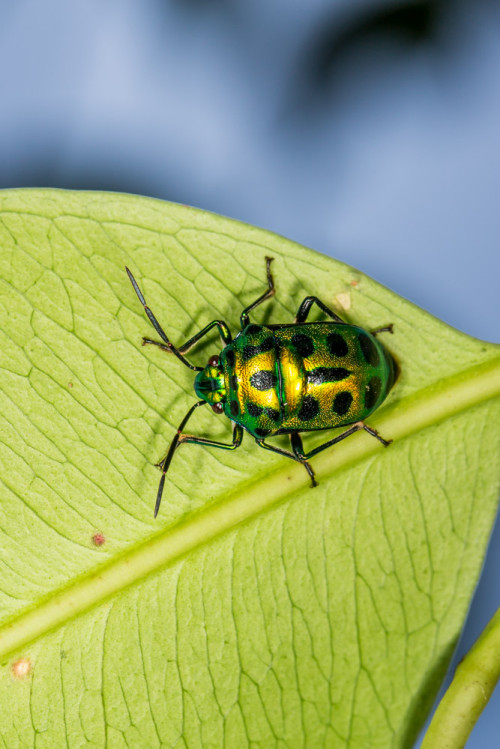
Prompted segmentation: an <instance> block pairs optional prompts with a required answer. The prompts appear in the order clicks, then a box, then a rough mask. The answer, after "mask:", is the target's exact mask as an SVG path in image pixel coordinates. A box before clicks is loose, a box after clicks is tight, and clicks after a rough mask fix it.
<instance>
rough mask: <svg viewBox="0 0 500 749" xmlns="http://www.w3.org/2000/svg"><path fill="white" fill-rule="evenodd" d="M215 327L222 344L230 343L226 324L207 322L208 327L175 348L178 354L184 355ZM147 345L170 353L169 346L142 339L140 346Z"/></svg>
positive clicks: (214, 321)
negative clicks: (149, 344)
mask: <svg viewBox="0 0 500 749" xmlns="http://www.w3.org/2000/svg"><path fill="white" fill-rule="evenodd" d="M215 327H217V330H218V331H219V335H220V337H221V339H222V342H223V344H224V345H225V346H227V345H228V343H231V341H232V338H231V333H230V332H229V328H228V327H227V325H226V323H225V322H224V321H223V320H212V322H209V323H208V325H205V327H204V328H203V329H202V330H199V331H198V333H195V335H194V336H193V337H192V338H190V339H189V340H188V341H186V343H183V344H182V346H177V351H178V352H179V354H181V355H184V354H187V352H188V351H189V350H190V349H191V348H192V347H193V346H194V345H195V343H197V342H198V341H199V340H200V338H203V336H204V335H207V333H209V332H210V331H211V330H212V328H215ZM148 343H152V344H153V345H154V346H159V347H160V348H161V349H162V350H163V351H169V352H170V351H171V348H170V346H166V345H165V344H164V343H160V341H153V340H151V338H143V339H142V345H143V346H146V345H147V344H148ZM199 369H200V370H201V369H203V367H199Z"/></svg>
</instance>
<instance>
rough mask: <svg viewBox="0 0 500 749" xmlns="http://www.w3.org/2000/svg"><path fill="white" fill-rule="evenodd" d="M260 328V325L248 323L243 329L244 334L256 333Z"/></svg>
mask: <svg viewBox="0 0 500 749" xmlns="http://www.w3.org/2000/svg"><path fill="white" fill-rule="evenodd" d="M261 330H262V328H261V327H260V325H249V326H248V327H247V329H246V330H245V335H256V334H257V333H260V331H261Z"/></svg>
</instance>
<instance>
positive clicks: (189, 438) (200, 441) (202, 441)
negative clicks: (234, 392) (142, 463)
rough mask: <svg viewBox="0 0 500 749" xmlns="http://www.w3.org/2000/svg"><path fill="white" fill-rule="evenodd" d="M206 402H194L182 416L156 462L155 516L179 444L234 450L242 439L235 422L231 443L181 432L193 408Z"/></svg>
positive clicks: (239, 428)
mask: <svg viewBox="0 0 500 749" xmlns="http://www.w3.org/2000/svg"><path fill="white" fill-rule="evenodd" d="M205 403H206V401H198V402H197V403H195V404H194V406H191V408H190V409H189V411H188V412H187V414H186V415H185V416H184V418H183V420H182V421H181V423H180V424H179V427H178V429H177V433H176V435H175V437H174V439H173V440H172V442H171V443H170V447H169V448H168V452H167V454H166V455H165V457H164V458H163V460H160V462H159V463H156V466H157V468H161V470H162V477H161V479H160V485H159V487H158V494H157V495H156V504H155V517H156V516H157V515H158V510H159V509H160V503H161V497H162V494H163V487H164V484H165V476H166V474H167V471H168V469H169V467H170V463H171V462H172V458H173V456H174V452H175V451H176V449H177V448H178V447H180V445H182V444H183V443H189V442H191V443H192V444H193V445H205V446H208V447H219V448H221V449H222V450H235V449H236V448H237V447H239V446H240V445H241V440H242V439H243V427H241V426H240V425H239V424H235V425H234V428H233V441H232V442H231V443H229V444H228V443H227V442H216V440H210V439H206V438H205V437H195V436H194V435H193V434H183V433H182V430H183V429H184V427H185V425H186V423H187V421H188V419H189V418H190V416H191V414H192V413H193V411H194V410H195V408H198V406H203V405H204V404H205Z"/></svg>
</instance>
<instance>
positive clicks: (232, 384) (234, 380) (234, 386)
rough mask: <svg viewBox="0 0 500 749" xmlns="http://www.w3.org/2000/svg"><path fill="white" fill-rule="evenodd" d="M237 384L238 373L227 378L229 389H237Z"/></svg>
mask: <svg viewBox="0 0 500 749" xmlns="http://www.w3.org/2000/svg"><path fill="white" fill-rule="evenodd" d="M238 385H239V381H238V375H235V374H233V375H231V377H230V378H229V387H230V388H231V390H238Z"/></svg>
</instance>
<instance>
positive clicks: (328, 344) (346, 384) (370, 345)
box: [127, 258, 397, 517]
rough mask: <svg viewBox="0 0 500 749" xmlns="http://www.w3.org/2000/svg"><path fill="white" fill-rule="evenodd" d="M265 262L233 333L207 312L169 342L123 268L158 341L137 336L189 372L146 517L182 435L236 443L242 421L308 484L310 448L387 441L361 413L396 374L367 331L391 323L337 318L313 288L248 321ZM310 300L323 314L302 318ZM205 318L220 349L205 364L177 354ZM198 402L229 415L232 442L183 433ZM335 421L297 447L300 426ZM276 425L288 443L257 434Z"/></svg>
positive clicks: (375, 403)
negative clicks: (270, 321) (186, 397)
mask: <svg viewBox="0 0 500 749" xmlns="http://www.w3.org/2000/svg"><path fill="white" fill-rule="evenodd" d="M271 261H272V258H266V271H267V281H268V289H267V291H266V292H265V293H264V294H262V296H260V297H259V298H258V299H257V300H256V301H255V302H253V304H251V305H249V306H248V307H246V308H245V309H244V310H243V312H242V313H241V317H240V323H241V332H240V333H238V335H237V336H236V337H235V339H234V340H232V337H231V334H230V332H229V328H228V326H227V325H226V323H225V322H223V321H222V320H214V321H212V322H211V323H209V324H208V325H207V326H206V327H205V328H203V330H201V331H199V332H198V333H197V334H196V335H194V336H193V337H192V338H190V339H189V340H188V341H186V343H184V344H183V345H182V346H180V347H179V348H176V347H175V346H174V345H173V344H172V343H171V342H170V341H169V339H168V338H167V336H166V334H165V332H164V331H163V329H162V328H161V326H160V324H159V323H158V321H157V320H156V317H155V316H154V315H153V313H152V312H151V310H150V309H149V307H148V306H147V304H146V301H145V299H144V296H143V295H142V293H141V291H140V289H139V287H138V285H137V282H136V281H135V279H134V277H133V275H132V273H131V272H130V271H129V270H128V268H127V273H128V275H129V277H130V280H131V282H132V285H133V287H134V289H135V291H136V293H137V296H138V297H139V300H140V301H141V303H142V305H143V306H144V309H145V310H146V313H147V315H148V317H149V319H150V321H151V323H152V324H153V326H154V328H155V329H156V331H157V333H158V334H159V335H160V337H161V338H162V341H163V342H160V341H153V340H151V339H150V338H144V339H143V343H144V344H154V345H156V346H159V347H160V348H162V349H163V350H164V351H167V352H170V353H173V354H175V355H176V356H177V357H178V358H179V359H180V360H181V361H182V362H183V363H184V364H185V365H186V366H188V367H189V368H190V369H193V370H195V371H197V373H198V374H197V375H196V378H195V382H194V389H195V392H196V394H197V396H198V397H199V398H200V400H199V401H198V402H197V403H195V404H194V405H193V406H192V407H191V408H190V409H189V411H188V412H187V414H186V416H185V417H184V419H183V420H182V422H181V424H180V425H179V428H178V430H177V433H176V435H175V437H174V439H173V441H172V443H171V445H170V448H169V450H168V452H167V454H166V456H165V458H163V460H162V461H161V462H160V463H159V464H158V466H159V467H160V468H161V469H162V477H161V480H160V485H159V488H158V494H157V498H156V506H155V517H156V515H157V514H158V510H159V507H160V502H161V497H162V493H163V486H164V483H165V476H166V473H167V470H168V468H169V466H170V462H171V460H172V457H173V454H174V452H175V450H176V449H177V448H178V447H179V445H181V444H182V443H189V442H191V443H194V444H198V445H206V446H211V447H218V448H222V449H225V450H234V449H235V448H237V447H239V445H240V444H241V440H242V438H243V430H246V431H247V432H249V433H250V434H251V435H252V436H253V437H254V438H255V440H256V442H257V444H258V445H259V446H260V447H263V448H265V449H267V450H272V451H273V452H276V453H279V454H280V455H284V456H286V457H288V458H292V459H293V460H296V461H297V462H299V463H302V464H303V465H304V467H305V468H306V470H307V472H308V474H309V476H310V477H311V481H312V485H313V486H316V481H315V477H314V471H313V469H312V467H311V465H310V464H309V462H308V461H309V459H310V458H311V457H313V455H316V454H317V453H319V452H321V451H322V450H325V449H326V448H327V447H330V446H331V445H333V444H335V443H337V442H340V441H341V440H343V439H345V438H346V437H348V436H349V435H350V434H353V433H354V432H357V431H358V430H360V429H364V430H366V431H367V432H368V433H369V434H371V435H372V436H373V437H376V438H377V439H378V440H379V441H380V442H381V443H382V444H383V445H384V446H387V445H388V444H390V442H391V440H385V439H383V438H382V437H381V436H380V435H379V434H378V433H377V432H376V431H375V430H374V429H371V428H370V427H369V426H367V425H366V424H365V423H364V419H366V418H367V417H368V416H369V415H370V414H371V413H373V411H375V409H376V408H378V407H379V406H380V404H381V403H382V402H383V401H384V399H385V398H386V396H387V394H388V393H389V391H390V389H391V388H392V386H393V384H394V382H395V380H396V377H397V367H396V364H395V362H394V360H393V358H392V356H391V355H390V353H389V352H388V351H387V349H386V348H385V347H384V346H383V345H382V344H381V343H380V341H379V340H378V339H377V338H376V335H377V333H380V332H383V331H389V332H392V326H388V327H385V328H379V329H377V330H374V331H372V332H371V333H369V332H368V331H366V330H363V328H360V327H357V326H356V325H349V324H348V323H346V322H344V321H343V320H342V319H341V318H340V317H339V316H338V315H336V314H335V313H334V312H332V310H330V309H329V308H328V307H327V306H326V305H325V304H323V302H321V300H319V299H318V298H317V297H313V296H309V297H306V298H305V299H304V301H303V302H302V304H301V305H300V307H299V310H298V312H297V316H296V318H295V322H294V323H291V324H282V325H256V324H253V323H251V322H250V319H249V313H250V312H251V310H252V309H254V308H255V307H257V305H259V304H261V303H262V302H264V301H265V300H266V299H269V298H270V297H271V296H273V294H274V281H273V277H272V275H271ZM313 304H316V305H317V306H318V307H319V308H320V309H321V310H322V311H323V312H324V313H325V314H326V315H328V316H329V318H330V320H328V321H325V322H307V317H308V315H309V311H310V309H311V307H312V305H313ZM215 327H216V328H217V329H218V332H219V334H220V337H221V339H222V342H223V344H224V347H223V349H222V351H221V352H220V354H218V355H215V356H212V357H210V359H209V361H208V364H207V365H206V367H197V366H194V365H193V364H191V363H190V362H189V361H188V360H187V359H186V358H185V354H187V352H188V351H189V350H190V349H191V348H192V346H194V345H195V343H196V342H197V341H199V340H200V338H202V337H203V336H205V335H206V334H207V333H208V332H209V331H210V330H212V329H213V328H215ZM206 403H208V404H209V405H211V407H212V409H213V410H214V411H215V412H216V413H224V414H225V415H226V416H227V417H228V418H229V419H230V420H231V421H232V422H233V439H232V442H230V443H223V442H216V441H214V440H211V439H207V438H205V437H196V436H193V435H190V434H184V433H183V429H184V427H185V425H186V423H187V421H188V419H189V418H190V417H191V414H192V413H193V412H194V410H195V409H196V408H197V407H199V406H201V405H204V404H206ZM341 426H347V427H348V429H346V430H345V431H344V432H342V433H341V434H339V435H337V436H335V437H333V438H332V439H330V440H328V441H327V442H325V443H323V444H321V445H319V446H318V447H316V448H314V449H313V450H310V451H309V452H304V448H303V444H302V438H301V436H300V433H301V432H307V431H316V430H320V429H332V428H334V427H341ZM280 434H288V435H289V436H290V443H291V450H285V449H283V448H281V447H278V446H275V445H272V444H269V443H268V442H266V439H268V438H269V437H274V436H276V435H280Z"/></svg>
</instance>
